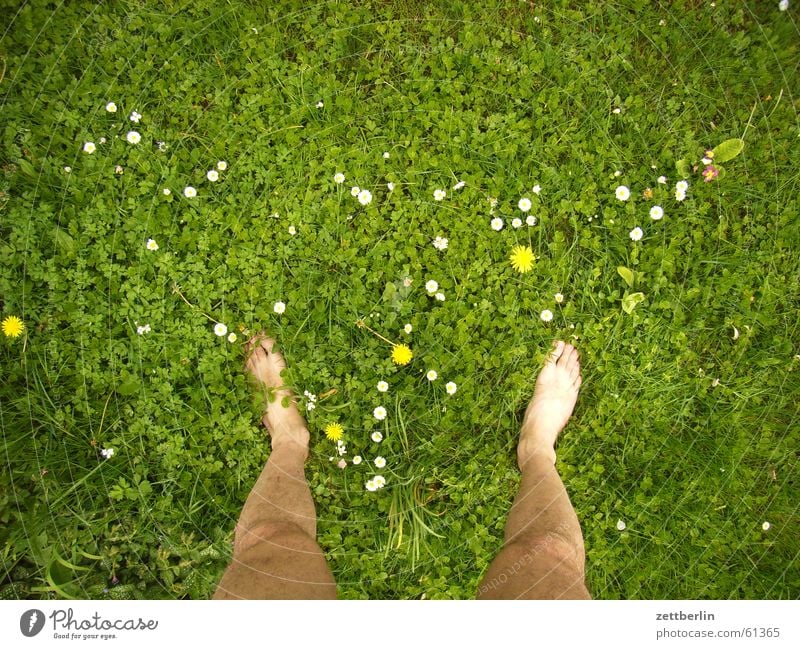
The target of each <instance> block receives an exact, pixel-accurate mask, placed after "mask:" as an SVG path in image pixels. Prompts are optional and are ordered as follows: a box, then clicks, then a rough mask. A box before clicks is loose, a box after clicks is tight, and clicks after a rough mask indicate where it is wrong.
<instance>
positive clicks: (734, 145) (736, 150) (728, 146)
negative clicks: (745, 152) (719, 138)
mask: <svg viewBox="0 0 800 649" xmlns="http://www.w3.org/2000/svg"><path fill="white" fill-rule="evenodd" d="M742 149H744V140H740V139H739V138H738V137H735V138H733V139H730V140H725V141H724V142H722V143H720V144H718V145H717V146H715V147H714V149H713V151H714V162H715V163H717V162H727V161H728V160H733V159H734V158H735V157H736V156H737V155H739V154H740V153H741V152H742Z"/></svg>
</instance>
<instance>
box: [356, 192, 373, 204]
mask: <svg viewBox="0 0 800 649" xmlns="http://www.w3.org/2000/svg"><path fill="white" fill-rule="evenodd" d="M358 202H359V203H361V204H362V205H369V204H370V203H371V202H372V193H371V192H370V191H369V190H368V189H362V190H361V191H360V192H358Z"/></svg>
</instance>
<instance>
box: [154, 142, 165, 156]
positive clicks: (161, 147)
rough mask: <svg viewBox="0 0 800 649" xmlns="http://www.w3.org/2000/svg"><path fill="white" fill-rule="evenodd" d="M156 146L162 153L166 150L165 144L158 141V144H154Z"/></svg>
mask: <svg viewBox="0 0 800 649" xmlns="http://www.w3.org/2000/svg"><path fill="white" fill-rule="evenodd" d="M156 145H157V146H158V150H159V151H161V152H162V153H163V152H164V151H166V150H167V143H166V142H163V141H161V140H159V141H158V142H156Z"/></svg>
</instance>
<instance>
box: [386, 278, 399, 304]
mask: <svg viewBox="0 0 800 649" xmlns="http://www.w3.org/2000/svg"><path fill="white" fill-rule="evenodd" d="M395 293H397V287H396V286H395V285H394V282H386V288H384V289H383V300H384V301H385V302H391V301H392V299H393V298H394V296H395Z"/></svg>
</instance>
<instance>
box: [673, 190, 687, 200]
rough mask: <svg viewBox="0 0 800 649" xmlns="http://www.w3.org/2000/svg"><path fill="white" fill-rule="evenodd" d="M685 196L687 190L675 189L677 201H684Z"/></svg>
mask: <svg viewBox="0 0 800 649" xmlns="http://www.w3.org/2000/svg"><path fill="white" fill-rule="evenodd" d="M685 198H686V192H685V191H683V190H681V189H676V190H675V200H676V201H682V200H684V199H685Z"/></svg>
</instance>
